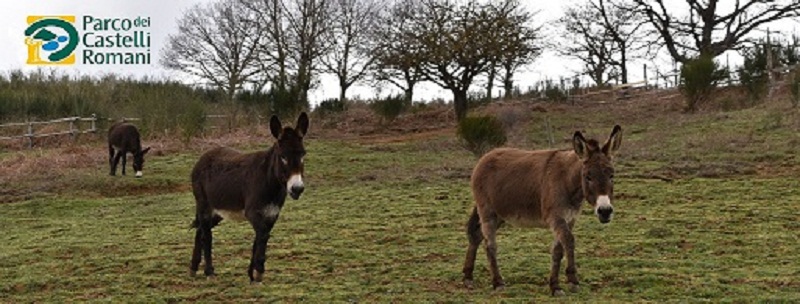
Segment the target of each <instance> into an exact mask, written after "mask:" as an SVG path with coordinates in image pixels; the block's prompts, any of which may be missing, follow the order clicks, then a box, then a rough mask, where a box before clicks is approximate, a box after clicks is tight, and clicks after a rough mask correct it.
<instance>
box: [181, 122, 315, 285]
mask: <svg viewBox="0 0 800 304" xmlns="http://www.w3.org/2000/svg"><path fill="white" fill-rule="evenodd" d="M295 127H296V128H294V129H293V128H291V127H285V128H283V127H281V121H280V120H279V119H278V117H276V116H272V119H271V120H270V123H269V128H270V131H271V132H272V136H274V137H275V138H276V139H277V142H276V143H275V144H274V145H273V146H272V148H269V149H268V150H266V151H259V152H253V153H248V154H243V153H240V152H238V151H236V150H233V149H230V148H225V147H220V148H215V149H212V150H210V151H208V152H206V153H205V154H203V156H201V157H200V160H198V161H197V164H195V166H194V170H192V191H193V193H194V198H195V200H196V202H197V209H196V210H197V213H196V215H195V220H194V222H193V223H192V227H194V228H197V232H196V234H195V238H194V252H192V263H191V265H190V267H189V269H190V274H191V275H195V273H197V269H198V268H199V266H200V259H201V257H200V252H201V250H202V253H203V258H204V259H205V261H206V263H205V270H204V273H205V275H206V276H209V277H210V276H213V275H214V267H213V266H212V263H211V243H212V237H211V229H212V228H214V226H216V225H217V224H219V222H220V221H222V219H230V220H235V221H243V220H247V221H248V222H250V225H252V226H253V229H254V230H255V232H256V237H255V240H254V241H253V251H252V256H251V258H250V266H249V268H248V269H247V275H248V276H249V277H250V282H251V283H257V282H261V279H262V278H263V275H264V262H265V261H266V250H267V242H268V241H269V236H270V232H271V231H272V227H273V226H275V222H276V221H277V220H278V214H279V213H280V211H281V207H283V203H284V201H286V195H287V194H288V195H289V196H291V197H292V198H293V199H298V198H300V194H301V193H303V189H304V187H303V156H305V154H306V150H305V147H304V146H303V136H305V135H306V131H308V115H306V113H301V114H300V117H299V118H298V119H297V125H296V126H295Z"/></svg>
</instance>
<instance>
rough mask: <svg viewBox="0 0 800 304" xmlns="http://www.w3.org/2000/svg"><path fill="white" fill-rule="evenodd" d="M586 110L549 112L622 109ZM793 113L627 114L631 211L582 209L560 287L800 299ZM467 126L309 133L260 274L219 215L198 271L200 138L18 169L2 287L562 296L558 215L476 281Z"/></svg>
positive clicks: (602, 295)
mask: <svg viewBox="0 0 800 304" xmlns="http://www.w3.org/2000/svg"><path fill="white" fill-rule="evenodd" d="M585 111H586V112H590V111H596V109H595V110H592V109H587V110H585ZM586 112H580V111H577V110H566V111H557V110H553V111H549V112H547V115H548V117H549V119H550V120H551V124H553V125H554V126H555V132H554V133H555V134H556V136H557V137H558V138H557V139H558V143H557V144H556V146H557V147H567V145H566V144H564V143H561V141H560V139H561V137H568V136H570V134H571V130H575V129H585V130H587V131H588V133H589V134H591V135H593V136H597V137H600V136H606V135H607V132H608V131H610V127H611V125H612V124H611V123H609V119H607V118H604V117H600V116H592V117H590V118H588V119H585V113H586ZM646 112H647V111H644V113H646ZM776 112H777V111H776V110H771V109H753V110H744V111H737V112H729V113H722V114H711V115H683V116H680V115H678V114H675V115H678V116H676V117H672V118H670V117H661V116H659V117H648V116H647V115H645V114H641V113H640V114H641V115H631V114H630V113H628V114H624V113H618V114H614V115H619V116H616V117H612V119H611V120H616V121H621V123H623V127H625V130H626V136H625V139H624V140H623V146H622V152H621V155H620V157H619V159H618V162H617V172H618V178H617V182H616V187H615V194H616V199H615V201H614V205H615V207H616V208H615V219H614V221H613V222H612V223H611V224H609V225H601V224H600V223H599V222H598V221H597V220H596V219H595V217H594V216H592V215H591V211H590V210H589V208H585V210H584V212H583V213H584V214H583V216H582V217H581V219H580V220H579V221H578V225H577V226H576V231H575V235H576V238H577V249H576V250H577V253H576V256H577V262H578V268H579V277H580V279H581V281H582V284H583V289H582V290H581V291H580V292H579V293H577V294H568V296H567V298H566V299H564V300H563V301H564V302H576V301H578V302H627V301H654V302H665V301H678V302H697V301H711V302H761V301H768V302H798V301H800V279H798V278H800V262H798V261H800V239H798V231H800V211H799V210H800V180H798V178H797V176H798V174H797V173H798V170H797V168H798V167H800V166H798V163H800V159H798V157H796V156H795V154H796V151H797V149H796V147H797V146H800V140H799V139H798V136H797V134H798V133H797V129H798V128H800V127H799V126H800V122H799V121H798V115H797V114H796V113H795V114H779V115H781V116H780V117H781V118H779V119H780V122H779V123H778V124H777V125H776V124H774V123H773V122H774V120H776V118H775V117H777V116H775V115H776V114H774V113H776ZM542 122H543V118H542V116H535V117H533V118H532V119H531V121H530V123H529V124H526V125H524V127H520V129H521V130H520V131H519V132H520V134H517V138H519V140H518V141H517V142H514V143H512V145H518V146H524V147H528V148H531V147H543V146H545V143H546V140H545V139H546V138H547V136H546V134H543V133H542V131H541V129H542V128H541V124H542ZM451 137H452V136H450V135H449V134H443V135H438V136H433V137H427V138H422V139H415V140H405V141H403V140H398V141H397V142H383V141H382V142H365V141H357V140H356V141H353V140H333V139H325V138H312V139H309V140H308V142H307V149H308V151H309V153H308V156H307V158H306V174H307V176H306V192H305V194H304V195H303V197H302V198H301V199H300V200H297V201H288V202H287V205H286V207H285V208H284V209H283V211H282V213H281V218H280V220H279V221H278V224H277V226H276V228H275V229H274V230H273V237H272V239H271V241H270V247H269V249H268V252H267V265H266V268H267V273H266V275H265V282H264V284H263V285H257V286H251V285H249V284H248V278H247V275H246V273H245V271H246V269H247V265H248V259H249V255H250V244H251V242H252V237H253V232H252V230H251V228H250V227H249V225H247V224H243V223H234V222H223V223H222V224H221V225H220V226H219V227H218V228H216V229H215V246H214V250H215V251H214V257H215V267H216V271H217V277H216V279H214V280H206V279H204V278H202V277H198V278H191V277H189V276H188V264H189V258H190V253H191V247H192V241H193V236H194V234H193V230H191V229H189V224H190V222H191V219H192V218H193V209H194V202H193V198H192V196H191V193H190V192H189V188H188V174H189V170H190V169H191V166H192V165H193V163H194V161H195V160H196V158H197V156H198V153H199V149H186V150H179V151H170V152H166V153H162V154H161V155H153V156H152V157H150V158H149V159H148V162H147V164H146V168H145V178H143V179H134V178H132V177H130V176H128V177H114V178H112V177H108V176H107V175H106V174H107V172H106V170H107V168H106V166H107V165H106V163H105V160H104V158H103V155H102V154H100V153H98V154H97V155H99V156H94V157H88V158H87V160H86V161H87V162H88V163H87V164H84V165H81V166H77V165H76V166H74V168H70V169H69V170H67V171H66V172H67V173H63V172H62V173H59V175H57V178H53V177H52V176H51V177H50V178H49V179H50V180H54V179H57V180H58V181H57V182H56V181H49V183H50V184H53V183H55V185H50V184H48V178H47V177H48V175H47V174H46V173H41V176H38V177H31V178H28V179H26V180H21V181H18V182H15V183H11V182H8V181H6V183H5V184H3V186H4V187H10V188H13V187H17V189H16V190H13V189H12V190H8V189H6V190H3V192H0V195H3V194H4V195H6V196H7V197H13V198H14V199H13V200H14V202H11V203H5V204H0V227H2V228H0V229H2V230H1V231H2V233H0V278H2V280H0V302H12V303H15V302H51V301H52V302H64V301H70V300H75V301H84V300H105V301H113V302H120V301H122V302H175V301H226V302H248V301H256V302H271V301H279V302H302V301H306V302H367V303H372V302H376V303H385V302H411V303H417V302H454V303H463V302H511V303H525V302H531V301H533V302H541V301H548V300H551V298H550V296H549V293H548V287H547V283H546V280H547V275H548V271H549V263H550V262H549V261H550V256H549V245H550V243H551V240H552V234H551V233H550V232H549V231H546V230H529V229H519V228H513V227H504V229H501V232H500V237H499V245H498V246H499V263H500V268H501V271H502V274H503V275H504V277H505V280H506V284H507V287H506V289H505V290H504V291H502V292H493V291H492V290H491V282H490V278H489V274H488V271H487V269H486V268H485V267H486V260H485V258H484V254H483V249H482V248H481V251H480V255H479V259H478V262H477V269H476V272H475V279H476V289H474V290H466V289H464V288H463V287H462V286H461V267H462V263H463V259H464V253H465V249H466V245H467V241H466V237H465V235H464V223H465V222H466V220H467V216H468V212H469V211H470V208H471V206H472V201H471V194H470V191H469V181H468V180H469V174H470V170H471V168H472V166H473V165H474V163H475V161H476V159H475V158H474V157H473V156H472V155H471V154H469V153H468V152H465V151H464V150H463V149H461V148H460V147H459V146H458V144H457V143H456V142H455V141H454V140H453V139H452V138H451ZM94 145H95V146H97V147H99V146H100V144H94ZM90 146H91V145H90ZM238 146H239V148H242V149H247V150H252V149H255V148H258V146H257V145H254V143H249V144H243V145H238ZM19 153H40V154H41V155H42V156H40V157H47V156H48V155H51V154H48V153H58V152H48V151H44V152H42V151H38V152H35V151H30V152H17V153H12V152H6V153H0V162H3V161H5V163H4V164H7V165H10V164H11V163H12V162H15V160H16V159H17V158H19V159H28V158H33V157H34V156H24V157H23V156H19ZM10 188H9V189H10ZM21 193H28V194H25V195H22V194H21ZM562 271H563V270H562ZM562 280H564V276H563V273H562Z"/></svg>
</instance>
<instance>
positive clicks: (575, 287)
mask: <svg viewBox="0 0 800 304" xmlns="http://www.w3.org/2000/svg"><path fill="white" fill-rule="evenodd" d="M580 291H581V286H580V285H578V284H572V283H570V284H569V292H573V293H575V292H580Z"/></svg>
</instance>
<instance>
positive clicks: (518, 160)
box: [464, 125, 622, 295]
mask: <svg viewBox="0 0 800 304" xmlns="http://www.w3.org/2000/svg"><path fill="white" fill-rule="evenodd" d="M621 143H622V128H621V127H620V126H618V125H617V126H614V130H612V131H611V136H609V138H608V140H607V141H606V143H605V144H604V145H603V146H602V147H600V145H599V144H598V142H597V141H596V140H593V139H592V140H586V139H585V138H584V137H583V134H581V132H575V135H574V136H573V138H572V145H573V149H572V150H539V151H524V150H518V149H510V148H500V149H495V150H492V151H491V152H489V153H487V154H486V155H484V156H483V157H482V158H481V159H480V160H479V161H478V164H477V165H476V166H475V170H473V172H472V194H473V196H474V197H475V208H474V209H473V210H472V216H470V218H469V221H468V222H467V238H468V239H469V248H467V258H466V261H464V284H465V285H466V286H467V287H468V288H472V271H473V269H474V268H475V254H476V252H477V250H478V245H480V242H481V240H484V239H485V240H486V256H487V258H488V259H489V271H490V273H491V275H492V285H493V286H494V288H495V289H500V288H502V287H503V286H504V283H503V277H502V276H501V275H500V271H499V269H498V268H497V243H496V233H497V229H498V228H499V227H500V225H501V224H503V223H505V222H508V223H509V224H512V225H515V226H522V227H539V228H550V230H552V231H553V233H554V234H555V242H554V243H553V247H552V267H551V268H550V292H551V293H552V295H564V291H563V290H562V289H561V286H559V284H558V272H559V270H560V268H561V259H562V258H563V257H564V254H565V253H566V256H567V269H566V273H567V281H568V282H569V283H570V287H571V288H570V289H571V290H572V291H577V290H578V271H577V269H576V267H575V237H574V236H573V235H572V227H573V226H574V225H575V220H576V219H577V217H578V214H579V213H580V207H581V203H582V202H583V201H584V200H586V201H587V202H588V203H589V204H591V205H592V207H593V208H594V212H595V214H596V215H597V216H598V218H599V219H600V222H601V223H608V222H609V221H611V213H612V212H613V211H614V209H613V207H612V206H611V199H612V198H613V195H614V191H613V188H614V183H613V177H614V168H613V166H612V164H611V160H612V157H613V155H614V152H616V151H617V149H619V146H620V144H621Z"/></svg>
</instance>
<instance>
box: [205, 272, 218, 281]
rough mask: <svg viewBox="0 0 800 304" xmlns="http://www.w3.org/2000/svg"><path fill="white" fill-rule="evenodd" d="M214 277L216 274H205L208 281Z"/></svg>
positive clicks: (215, 277) (214, 278)
mask: <svg viewBox="0 0 800 304" xmlns="http://www.w3.org/2000/svg"><path fill="white" fill-rule="evenodd" d="M216 279H217V276H216V275H213V274H209V275H207V276H206V280H208V281H214V280H216Z"/></svg>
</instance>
